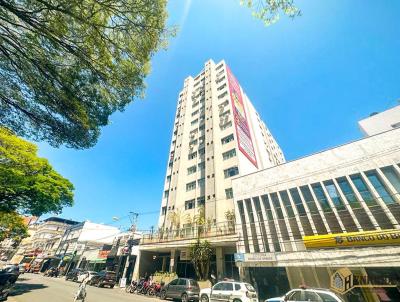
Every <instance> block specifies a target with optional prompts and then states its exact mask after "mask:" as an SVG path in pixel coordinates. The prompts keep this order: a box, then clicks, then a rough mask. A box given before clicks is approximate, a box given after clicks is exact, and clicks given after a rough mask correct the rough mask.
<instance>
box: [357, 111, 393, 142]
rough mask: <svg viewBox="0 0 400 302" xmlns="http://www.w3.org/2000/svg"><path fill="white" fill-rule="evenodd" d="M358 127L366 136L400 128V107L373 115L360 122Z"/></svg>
mask: <svg viewBox="0 0 400 302" xmlns="http://www.w3.org/2000/svg"><path fill="white" fill-rule="evenodd" d="M358 125H359V126H360V129H361V131H362V132H363V133H364V134H365V135H366V136H369V135H374V134H378V133H381V132H384V131H388V130H392V129H396V128H400V105H397V106H395V107H393V108H390V109H388V110H385V111H383V112H375V113H372V114H371V115H370V116H369V117H367V118H365V119H362V120H361V121H359V122H358Z"/></svg>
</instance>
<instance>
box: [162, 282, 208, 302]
mask: <svg viewBox="0 0 400 302" xmlns="http://www.w3.org/2000/svg"><path fill="white" fill-rule="evenodd" d="M199 293H200V287H199V284H198V283H197V281H196V280H193V279H187V278H178V279H174V280H172V281H171V282H170V283H168V284H167V285H166V286H164V288H163V289H162V290H161V293H160V298H161V299H162V300H165V299H168V298H172V299H180V300H181V301H182V302H188V301H198V300H199Z"/></svg>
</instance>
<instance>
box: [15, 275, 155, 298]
mask: <svg viewBox="0 0 400 302" xmlns="http://www.w3.org/2000/svg"><path fill="white" fill-rule="evenodd" d="M78 286H79V283H75V282H71V281H65V280H64V278H58V279H55V278H48V277H43V276H42V275H36V274H23V275H20V277H19V278H18V281H17V283H16V285H15V287H14V290H13V292H12V294H11V295H10V297H9V299H8V301H9V302H45V301H49V302H71V301H73V297H74V294H75V292H76V290H77V288H78ZM86 301H87V302H103V301H104V302H106V301H107V302H116V301H118V302H128V301H129V302H132V301H133V302H143V301H148V302H152V301H160V300H159V299H157V298H148V297H145V296H141V295H136V294H127V293H125V291H124V289H120V288H114V289H109V288H97V287H92V286H87V299H86Z"/></svg>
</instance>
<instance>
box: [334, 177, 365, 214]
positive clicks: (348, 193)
mask: <svg viewBox="0 0 400 302" xmlns="http://www.w3.org/2000/svg"><path fill="white" fill-rule="evenodd" d="M336 181H337V183H338V185H339V187H340V189H341V190H342V192H343V194H344V196H345V197H346V199H347V201H348V202H349V204H350V206H351V207H352V208H360V207H361V205H360V203H359V202H358V199H357V197H356V195H355V194H354V191H353V189H352V188H351V186H350V184H349V182H348V181H347V179H346V177H340V178H338V179H336Z"/></svg>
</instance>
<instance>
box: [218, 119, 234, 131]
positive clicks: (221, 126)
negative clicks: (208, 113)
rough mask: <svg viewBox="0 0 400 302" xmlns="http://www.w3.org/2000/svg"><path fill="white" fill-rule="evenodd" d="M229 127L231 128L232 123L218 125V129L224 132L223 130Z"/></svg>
mask: <svg viewBox="0 0 400 302" xmlns="http://www.w3.org/2000/svg"><path fill="white" fill-rule="evenodd" d="M231 126H232V122H231V121H229V122H227V123H225V124H223V125H220V129H221V130H225V129H227V128H229V127H231Z"/></svg>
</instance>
